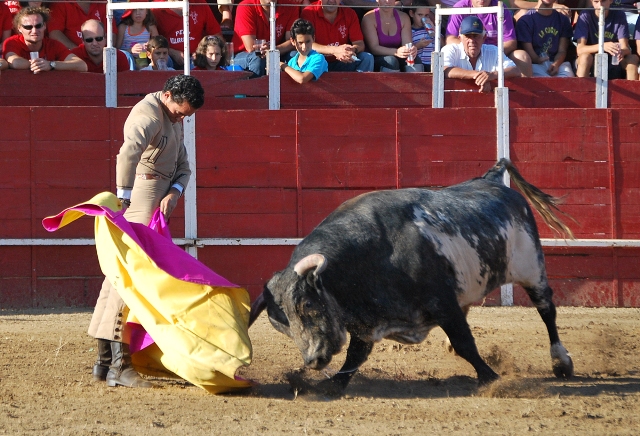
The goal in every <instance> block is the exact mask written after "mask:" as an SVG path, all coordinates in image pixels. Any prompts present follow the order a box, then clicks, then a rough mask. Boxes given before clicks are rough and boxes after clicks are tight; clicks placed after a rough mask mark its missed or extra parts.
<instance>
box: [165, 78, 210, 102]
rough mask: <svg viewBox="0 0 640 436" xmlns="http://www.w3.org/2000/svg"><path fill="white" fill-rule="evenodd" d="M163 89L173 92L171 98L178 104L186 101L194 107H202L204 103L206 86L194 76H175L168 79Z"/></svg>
mask: <svg viewBox="0 0 640 436" xmlns="http://www.w3.org/2000/svg"><path fill="white" fill-rule="evenodd" d="M162 91H169V92H171V99H172V100H173V101H175V102H176V103H178V104H182V103H183V102H185V101H186V102H188V103H189V105H191V107H192V108H194V109H200V108H201V107H202V105H204V88H203V87H202V85H201V84H200V82H199V81H198V79H196V78H195V77H193V76H185V75H184V74H179V75H177V76H173V77H171V78H169V80H167V81H166V83H165V84H164V88H163V90H162Z"/></svg>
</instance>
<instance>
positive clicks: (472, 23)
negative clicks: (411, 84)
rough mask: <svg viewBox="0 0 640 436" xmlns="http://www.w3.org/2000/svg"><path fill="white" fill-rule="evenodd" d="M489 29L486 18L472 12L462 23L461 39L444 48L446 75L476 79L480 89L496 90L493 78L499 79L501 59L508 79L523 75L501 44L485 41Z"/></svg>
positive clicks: (453, 77)
mask: <svg viewBox="0 0 640 436" xmlns="http://www.w3.org/2000/svg"><path fill="white" fill-rule="evenodd" d="M485 36H486V35H485V31H484V26H483V25H482V21H480V19H479V18H478V17H476V16H473V15H469V16H467V17H465V18H464V20H462V22H461V23H460V42H459V43H457V44H447V45H446V46H444V47H443V48H442V54H443V57H444V77H446V78H448V79H468V80H473V81H474V82H475V84H476V85H478V86H479V87H480V92H490V91H491V90H492V88H493V87H492V85H491V81H493V80H497V79H498V69H499V65H500V64H499V63H498V62H500V59H502V65H503V68H504V77H505V79H507V78H509V77H518V76H520V70H518V67H516V64H515V63H514V62H513V61H512V60H511V59H509V58H508V57H507V56H506V55H505V54H504V53H499V52H498V47H496V46H494V45H488V44H484V40H485Z"/></svg>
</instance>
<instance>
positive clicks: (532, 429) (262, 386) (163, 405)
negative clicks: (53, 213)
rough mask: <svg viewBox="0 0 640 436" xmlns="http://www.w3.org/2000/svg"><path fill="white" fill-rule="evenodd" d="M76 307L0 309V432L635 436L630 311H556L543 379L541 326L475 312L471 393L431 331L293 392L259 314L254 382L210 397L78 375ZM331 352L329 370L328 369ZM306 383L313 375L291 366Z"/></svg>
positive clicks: (519, 311)
mask: <svg viewBox="0 0 640 436" xmlns="http://www.w3.org/2000/svg"><path fill="white" fill-rule="evenodd" d="M90 316H91V313H90V311H87V310H73V309H69V310H63V311H60V310H55V311H53V310H49V311H20V312H14V311H0V434H10V435H21V434H37V435H43V434H55V435H67V434H80V435H140V436H142V435H213V434H216V435H218V434H219V435H227V434H228V435H250V434H299V435H307V434H316V435H338V434H339V435H355V434H357V435H378V434H381V435H403V434H425V435H426V434H460V435H475V434H481V435H486V434H499V435H522V434H531V433H539V434H554V435H585V434H589V435H605V434H606V435H615V434H625V435H626V434H628V435H634V434H635V435H637V434H638V433H639V432H640V349H639V344H640V309H588V308H559V310H558V326H559V329H560V335H561V338H562V340H563V343H564V344H565V346H566V347H567V348H568V350H569V352H570V353H571V355H572V357H573V361H574V365H575V373H576V376H575V377H574V378H573V379H571V380H568V381H567V380H558V379H555V378H554V377H553V373H552V371H551V363H550V357H549V347H548V338H547V333H546V330H545V328H544V325H543V323H542V321H541V320H540V318H539V317H538V315H537V312H535V310H533V309H528V308H474V309H473V310H472V311H471V313H470V315H469V323H470V325H471V327H472V330H473V333H474V335H475V338H476V343H477V345H478V348H479V349H480V353H481V354H482V355H483V357H485V359H486V360H487V361H488V363H489V364H490V365H491V366H492V367H493V368H494V369H495V370H496V371H497V372H498V373H500V374H501V375H502V379H501V380H500V381H498V382H496V383H494V384H493V385H491V386H490V387H488V388H484V389H480V390H479V389H478V388H477V386H476V380H475V372H474V371H473V369H472V367H471V366H470V365H469V364H467V363H466V362H465V361H464V360H462V359H461V358H459V357H456V356H454V355H452V354H449V353H448V352H446V350H445V349H444V347H443V342H444V339H445V336H444V333H443V332H442V330H440V329H436V330H434V331H433V332H432V333H431V334H430V335H429V337H428V338H427V340H426V341H425V342H424V343H422V344H420V345H412V346H407V345H400V344H397V343H395V342H390V341H383V342H381V343H379V344H376V346H375V347H374V351H373V353H372V354H371V356H370V358H369V361H368V362H367V363H365V364H364V365H363V367H362V369H361V372H360V373H359V374H357V375H356V376H355V377H354V379H353V381H352V382H351V384H350V385H349V387H348V388H347V391H346V392H345V394H344V395H343V396H342V397H340V398H337V399H330V398H327V397H324V396H322V395H319V394H313V393H307V394H298V395H296V393H295V392H294V391H293V390H292V389H291V386H290V385H289V382H288V381H287V380H288V379H289V378H288V377H289V376H291V375H292V374H293V375H294V377H295V376H298V375H300V374H299V372H300V371H302V370H300V369H299V368H300V366H301V365H302V363H301V358H300V353H299V351H298V350H297V348H296V347H295V345H294V344H293V342H292V341H291V340H290V339H289V338H287V337H285V336H283V335H281V334H280V333H278V332H276V331H275V330H274V329H273V328H272V327H271V325H270V324H269V323H268V321H267V319H266V315H265V314H263V315H262V316H261V317H260V319H259V320H258V321H257V322H256V324H255V325H254V326H253V327H252V328H251V330H250V333H251V337H252V341H253V346H254V360H253V363H252V364H251V366H250V367H248V368H243V369H242V370H241V371H240V373H239V374H240V375H242V376H244V377H246V378H250V379H252V380H254V381H256V382H258V383H259V385H258V386H256V387H254V388H252V389H250V390H248V391H245V392H240V393H234V394H226V395H219V396H214V395H210V394H207V393H205V392H204V391H202V390H200V389H199V388H196V387H194V386H192V385H189V384H188V383H186V382H183V381H180V380H177V381H176V380H166V379H154V380H155V381H156V382H157V385H158V387H156V388H154V389H148V390H135V389H127V388H108V387H107V386H106V384H104V383H94V382H93V381H92V380H91V367H92V365H93V361H94V359H95V353H96V352H95V350H94V347H95V344H94V341H93V340H92V339H91V338H89V337H88V336H87V335H86V333H85V331H86V327H87V325H88V323H89V319H90ZM343 359H344V355H343V354H342V355H338V356H336V358H335V359H334V361H333V362H332V363H331V365H330V368H331V370H332V371H336V370H337V369H338V368H339V366H340V363H341V362H342V360H343ZM301 375H302V377H304V378H305V379H306V380H308V381H310V382H311V383H315V382H317V381H319V380H322V379H323V378H324V377H325V375H324V374H322V373H317V372H312V371H304V372H303V373H302V374H301Z"/></svg>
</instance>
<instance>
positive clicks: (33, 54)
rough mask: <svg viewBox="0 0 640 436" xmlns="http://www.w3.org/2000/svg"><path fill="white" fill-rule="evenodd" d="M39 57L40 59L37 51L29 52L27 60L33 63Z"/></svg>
mask: <svg viewBox="0 0 640 436" xmlns="http://www.w3.org/2000/svg"><path fill="white" fill-rule="evenodd" d="M39 57H40V55H39V54H38V52H37V51H30V52H29V58H31V60H32V61H35V60H36V59H38V58H39Z"/></svg>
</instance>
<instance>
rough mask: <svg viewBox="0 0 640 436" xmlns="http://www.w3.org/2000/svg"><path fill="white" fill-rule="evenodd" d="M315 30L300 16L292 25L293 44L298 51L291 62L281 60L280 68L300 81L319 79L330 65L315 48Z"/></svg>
mask: <svg viewBox="0 0 640 436" xmlns="http://www.w3.org/2000/svg"><path fill="white" fill-rule="evenodd" d="M314 36H315V30H314V29H313V25H312V24H311V23H310V22H308V21H307V20H303V19H302V18H298V19H297V20H296V21H294V22H293V25H292V26H291V44H293V46H294V47H295V49H296V51H297V53H296V54H295V55H294V56H293V57H292V58H291V60H290V61H289V63H284V62H280V70H281V71H284V72H285V73H287V74H288V75H289V76H291V78H292V79H293V80H295V81H296V82H298V83H307V82H309V81H311V80H318V79H319V78H320V76H321V75H322V73H325V72H326V71H327V70H328V68H329V66H328V64H327V60H326V59H325V58H324V56H323V55H321V54H320V53H318V52H317V51H315V50H313V40H314Z"/></svg>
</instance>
